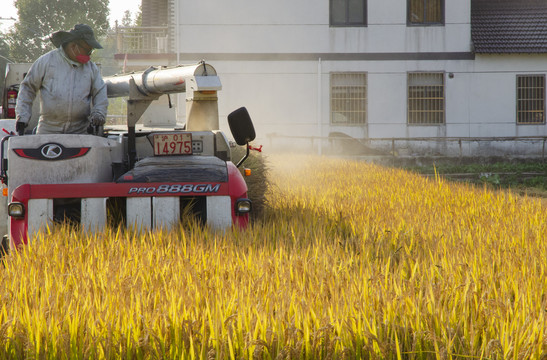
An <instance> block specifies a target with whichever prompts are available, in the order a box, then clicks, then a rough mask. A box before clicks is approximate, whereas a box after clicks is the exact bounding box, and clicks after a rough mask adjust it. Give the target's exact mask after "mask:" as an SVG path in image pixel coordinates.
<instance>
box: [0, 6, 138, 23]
mask: <svg viewBox="0 0 547 360" xmlns="http://www.w3.org/2000/svg"><path fill="white" fill-rule="evenodd" d="M0 2H1V3H2V12H1V13H0V18H12V17H13V18H17V9H16V8H15V6H14V5H13V3H14V2H15V0H0ZM77 2H78V1H77V0H74V4H77ZM140 4H141V2H140V1H139V0H110V5H109V8H110V16H109V18H108V20H109V22H110V25H111V26H114V21H115V20H120V21H121V20H122V18H123V14H124V13H125V11H126V10H129V11H131V15H132V17H134V15H135V13H136V12H137V11H138V10H139V5H140ZM13 24H14V21H12V20H0V30H2V31H5V30H7V29H8V28H9V27H10V26H12V25H13ZM56 30H68V29H56Z"/></svg>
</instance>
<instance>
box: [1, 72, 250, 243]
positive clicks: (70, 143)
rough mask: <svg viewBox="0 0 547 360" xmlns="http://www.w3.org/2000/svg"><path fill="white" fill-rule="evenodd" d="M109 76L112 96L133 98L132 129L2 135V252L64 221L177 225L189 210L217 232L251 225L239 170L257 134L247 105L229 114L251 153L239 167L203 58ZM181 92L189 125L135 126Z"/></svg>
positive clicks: (97, 225) (93, 227)
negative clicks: (152, 106) (163, 99)
mask: <svg viewBox="0 0 547 360" xmlns="http://www.w3.org/2000/svg"><path fill="white" fill-rule="evenodd" d="M104 80H105V82H106V84H107V88H108V97H122V96H128V100H127V114H128V115H127V127H125V126H123V127H118V128H116V127H115V126H112V127H108V128H107V127H105V129H104V131H103V129H95V131H96V132H95V134H94V135H75V134H55V135H49V134H48V135H35V134H34V135H33V134H25V136H17V135H13V134H12V135H7V136H5V137H4V138H3V139H2V143H1V150H2V155H1V158H2V166H1V174H0V176H1V179H2V182H3V184H4V189H3V190H4V195H7V197H8V201H7V202H6V203H5V204H6V205H7V206H6V205H3V206H2V208H3V209H2V210H1V211H0V216H2V218H3V219H2V220H1V221H3V222H5V223H7V230H6V232H7V234H8V235H6V236H4V238H3V244H2V245H3V247H4V248H6V247H7V246H8V243H9V247H10V248H11V249H15V248H17V247H18V246H20V245H23V244H28V243H29V241H30V239H32V237H33V236H34V235H35V234H36V233H37V232H39V231H40V230H44V229H45V228H46V227H47V226H51V225H52V224H53V223H56V222H63V221H66V220H68V221H71V222H76V223H78V224H80V226H81V227H82V228H83V229H84V230H86V231H101V229H103V228H104V227H105V226H106V225H107V224H120V223H121V224H124V225H125V226H129V227H131V226H135V227H136V228H137V229H155V228H170V227H172V226H176V225H177V224H178V223H179V221H180V220H181V216H182V215H183V214H184V213H187V211H191V212H192V213H193V214H195V215H196V216H197V217H198V219H200V220H201V221H202V222H203V223H204V224H206V225H208V226H210V227H212V228H214V229H226V228H230V227H232V226H239V227H245V226H247V224H248V221H249V212H250V211H251V201H250V200H249V199H248V198H247V185H246V183H245V180H244V178H243V176H242V175H241V173H240V171H239V170H238V169H237V167H238V166H240V165H241V164H242V163H243V161H244V160H245V159H246V157H247V156H248V155H249V144H248V143H249V142H250V141H252V140H253V139H254V138H255V131H254V127H253V124H252V121H251V119H250V117H249V114H248V112H247V110H246V109H245V108H240V109H237V110H235V111H234V112H232V113H231V114H230V115H228V123H229V126H230V130H231V131H232V135H233V137H234V140H235V142H236V143H237V144H238V145H247V155H246V156H245V157H244V158H243V159H241V160H239V161H238V163H237V165H234V163H232V161H231V149H230V143H229V141H228V139H227V138H226V136H225V135H224V133H222V132H221V131H220V130H219V118H218V101H217V100H218V98H217V91H219V90H220V89H221V83H220V79H219V78H218V76H217V74H216V71H215V69H214V68H213V67H212V66H211V65H208V64H205V63H204V62H201V63H199V64H195V65H188V66H186V65H181V66H176V67H169V68H149V69H148V70H146V71H144V72H139V73H132V74H127V75H121V76H112V77H106V78H105V79H104ZM181 92H186V124H185V126H183V127H179V128H177V127H176V126H173V125H171V126H170V127H169V128H166V127H160V126H158V127H139V128H138V129H137V128H136V124H137V122H138V121H139V119H140V118H141V116H142V114H143V113H144V111H145V110H146V109H147V108H148V106H149V105H150V103H151V102H152V101H154V100H157V99H158V98H159V97H160V96H161V95H163V94H173V93H181ZM158 120H161V119H158ZM160 122H161V121H160Z"/></svg>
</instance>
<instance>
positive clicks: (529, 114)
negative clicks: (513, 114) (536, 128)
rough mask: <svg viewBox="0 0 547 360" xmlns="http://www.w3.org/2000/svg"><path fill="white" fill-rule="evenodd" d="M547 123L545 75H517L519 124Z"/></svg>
mask: <svg viewBox="0 0 547 360" xmlns="http://www.w3.org/2000/svg"><path fill="white" fill-rule="evenodd" d="M543 123H545V75H517V124H543Z"/></svg>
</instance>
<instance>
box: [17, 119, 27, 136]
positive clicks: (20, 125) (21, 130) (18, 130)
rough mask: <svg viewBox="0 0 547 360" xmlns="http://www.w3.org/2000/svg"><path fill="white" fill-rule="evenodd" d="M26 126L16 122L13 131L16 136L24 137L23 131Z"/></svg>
mask: <svg viewBox="0 0 547 360" xmlns="http://www.w3.org/2000/svg"><path fill="white" fill-rule="evenodd" d="M27 126H28V124H26V123H24V122H22V121H17V122H16V123H15V131H17V134H19V135H25V129H26V128H27Z"/></svg>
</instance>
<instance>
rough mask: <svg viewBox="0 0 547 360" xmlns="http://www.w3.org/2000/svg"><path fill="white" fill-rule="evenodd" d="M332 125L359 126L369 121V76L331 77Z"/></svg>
mask: <svg viewBox="0 0 547 360" xmlns="http://www.w3.org/2000/svg"><path fill="white" fill-rule="evenodd" d="M330 84H331V85H330V89H331V93H330V99H331V100H330V101H331V106H330V107H331V123H332V124H339V125H359V124H365V123H366V121H367V74H366V73H332V74H331V75H330Z"/></svg>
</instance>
